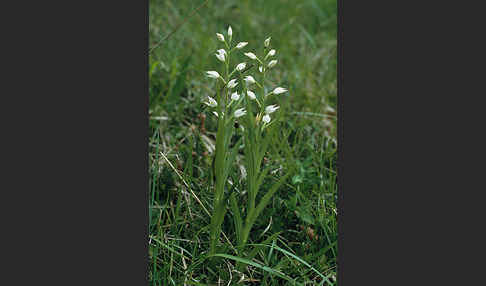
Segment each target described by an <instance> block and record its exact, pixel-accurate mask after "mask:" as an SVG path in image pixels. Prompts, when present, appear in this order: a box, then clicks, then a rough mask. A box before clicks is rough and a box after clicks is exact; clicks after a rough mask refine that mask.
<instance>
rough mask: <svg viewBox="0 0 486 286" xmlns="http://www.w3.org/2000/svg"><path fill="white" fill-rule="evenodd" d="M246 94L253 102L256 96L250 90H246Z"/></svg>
mask: <svg viewBox="0 0 486 286" xmlns="http://www.w3.org/2000/svg"><path fill="white" fill-rule="evenodd" d="M246 94H247V95H248V97H249V98H250V99H251V100H255V99H256V95H255V93H254V92H253V91H251V90H247V91H246Z"/></svg>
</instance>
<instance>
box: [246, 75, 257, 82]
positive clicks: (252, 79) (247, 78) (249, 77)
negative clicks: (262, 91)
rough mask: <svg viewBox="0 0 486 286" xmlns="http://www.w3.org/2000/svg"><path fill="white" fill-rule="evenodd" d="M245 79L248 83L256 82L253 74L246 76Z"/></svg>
mask: <svg viewBox="0 0 486 286" xmlns="http://www.w3.org/2000/svg"><path fill="white" fill-rule="evenodd" d="M244 80H245V81H246V83H247V84H253V83H255V82H256V81H255V79H254V78H253V77H252V76H251V75H247V76H245V78H244Z"/></svg>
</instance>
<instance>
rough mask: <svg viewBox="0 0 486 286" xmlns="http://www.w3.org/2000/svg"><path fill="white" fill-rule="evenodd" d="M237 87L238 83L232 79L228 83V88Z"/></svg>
mask: <svg viewBox="0 0 486 286" xmlns="http://www.w3.org/2000/svg"><path fill="white" fill-rule="evenodd" d="M237 85H238V83H237V82H236V79H232V80H230V81H229V82H228V88H234V87H235V86H237Z"/></svg>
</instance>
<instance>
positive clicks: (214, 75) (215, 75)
mask: <svg viewBox="0 0 486 286" xmlns="http://www.w3.org/2000/svg"><path fill="white" fill-rule="evenodd" d="M206 76H207V77H210V78H219V77H220V75H219V73H218V72H217V71H207V72H206Z"/></svg>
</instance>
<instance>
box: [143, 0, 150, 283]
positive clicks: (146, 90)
mask: <svg viewBox="0 0 486 286" xmlns="http://www.w3.org/2000/svg"><path fill="white" fill-rule="evenodd" d="M143 3H144V4H143V5H144V15H145V18H144V27H143V28H144V30H143V35H144V44H143V51H144V53H143V63H144V66H145V72H144V73H143V76H144V78H143V81H144V89H143V90H144V95H143V98H144V100H145V110H144V117H143V120H144V122H145V129H143V130H144V134H143V135H144V136H143V138H144V139H143V144H144V149H143V150H144V161H145V167H144V168H143V174H142V178H144V184H143V190H144V195H145V199H144V205H143V208H144V210H145V215H144V221H145V223H144V224H143V226H144V232H143V234H144V235H143V238H144V239H145V241H146V242H145V244H144V247H143V249H142V250H143V251H144V253H143V257H144V258H145V260H144V261H143V262H142V266H145V271H144V272H143V273H144V274H145V277H144V281H146V283H147V285H148V283H149V279H148V278H149V245H148V240H149V227H150V226H149V208H148V206H149V171H148V170H149V138H148V137H149V134H150V127H149V121H150V118H149V104H150V102H149V84H150V83H149V76H148V72H149V42H150V39H149V23H150V21H149V5H150V4H149V0H143Z"/></svg>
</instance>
